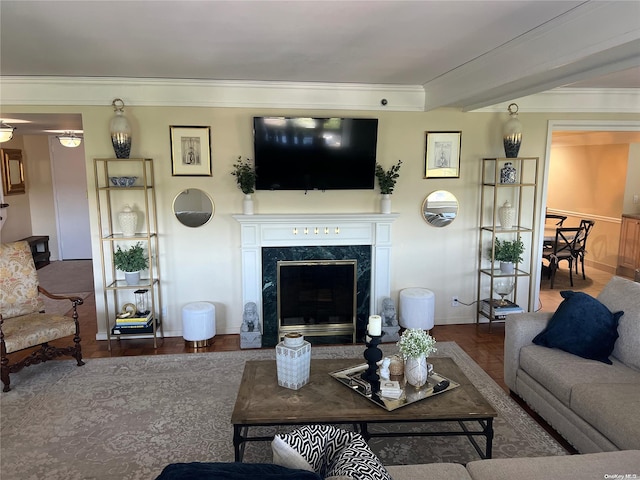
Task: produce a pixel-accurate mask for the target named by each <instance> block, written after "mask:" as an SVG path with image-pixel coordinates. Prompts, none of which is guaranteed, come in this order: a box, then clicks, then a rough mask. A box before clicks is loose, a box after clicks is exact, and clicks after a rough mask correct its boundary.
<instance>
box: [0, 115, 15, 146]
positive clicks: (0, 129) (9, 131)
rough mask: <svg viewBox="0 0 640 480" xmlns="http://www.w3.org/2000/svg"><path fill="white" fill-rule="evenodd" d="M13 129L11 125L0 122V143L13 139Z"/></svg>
mask: <svg viewBox="0 0 640 480" xmlns="http://www.w3.org/2000/svg"><path fill="white" fill-rule="evenodd" d="M15 129H16V128H15V127H12V126H11V125H7V124H6V123H4V122H3V121H2V120H0V143H4V142H8V141H9V140H11V139H12V138H13V131H14V130H15Z"/></svg>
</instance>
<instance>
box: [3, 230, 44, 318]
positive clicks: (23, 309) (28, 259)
mask: <svg viewBox="0 0 640 480" xmlns="http://www.w3.org/2000/svg"><path fill="white" fill-rule="evenodd" d="M41 310H44V303H43V302H42V299H41V298H40V297H39V295H38V274H37V273H36V267H35V265H34V264H33V256H32V255H31V249H30V248H29V244H28V243H27V242H13V243H3V244H0V314H1V315H2V318H4V319H8V318H11V317H17V316H20V315H26V314H29V313H35V312H39V311H41Z"/></svg>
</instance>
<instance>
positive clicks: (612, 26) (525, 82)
mask: <svg viewBox="0 0 640 480" xmlns="http://www.w3.org/2000/svg"><path fill="white" fill-rule="evenodd" d="M639 14H640V3H638V2H616V1H613V2H585V3H583V4H581V5H579V6H578V7H576V8H574V9H572V10H570V11H569V12H567V13H565V14H563V15H560V16H558V17H556V18H555V19H553V20H551V21H549V22H547V23H545V24H543V25H541V26H539V27H537V28H535V29H533V30H531V31H529V32H527V33H525V34H524V35H521V36H520V37H518V38H516V39H514V40H511V41H509V42H507V43H505V44H503V45H501V46H500V47H498V48H496V49H494V50H492V51H491V52H488V53H486V54H483V55H481V56H479V57H477V58H475V59H474V60H472V61H470V62H467V63H466V64H464V65H461V66H460V67H457V68H455V69H453V70H451V71H450V72H447V73H446V74H444V75H441V76H440V77H438V78H436V79H434V80H432V81H430V82H427V83H426V84H424V89H425V105H424V109H425V111H429V110H433V109H435V108H438V107H457V108H462V109H463V110H465V111H469V110H475V109H479V108H482V107H486V106H489V105H495V104H497V103H499V102H503V101H508V100H509V99H513V98H518V97H522V96H526V95H532V94H535V93H539V92H542V91H546V90H549V89H552V88H555V87H558V86H563V85H567V84H570V83H573V82H577V81H579V80H583V79H586V78H589V77H592V76H594V75H604V74H608V73H612V72H615V71H620V70H624V69H627V68H632V67H637V66H638V65H640V22H638V18H639V17H638V15H639ZM470 79H473V81H472V82H471V83H472V84H473V89H469V85H470Z"/></svg>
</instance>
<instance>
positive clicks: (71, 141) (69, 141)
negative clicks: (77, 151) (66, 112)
mask: <svg viewBox="0 0 640 480" xmlns="http://www.w3.org/2000/svg"><path fill="white" fill-rule="evenodd" d="M57 138H58V140H59V141H60V144H61V145H62V146H63V147H69V148H75V147H77V146H79V145H80V143H81V142H82V138H81V137H78V136H76V134H75V133H73V132H64V134H63V135H58V137H57Z"/></svg>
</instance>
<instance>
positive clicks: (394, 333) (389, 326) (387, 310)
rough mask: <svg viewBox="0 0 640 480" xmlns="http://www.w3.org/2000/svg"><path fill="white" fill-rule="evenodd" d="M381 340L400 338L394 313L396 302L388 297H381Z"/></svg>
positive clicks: (396, 317) (396, 339) (398, 326)
mask: <svg viewBox="0 0 640 480" xmlns="http://www.w3.org/2000/svg"><path fill="white" fill-rule="evenodd" d="M380 316H381V317H382V341H383V342H397V341H398V340H400V333H399V332H400V325H398V316H397V314H396V304H395V303H394V302H393V299H392V298H390V297H385V298H383V299H382V312H380Z"/></svg>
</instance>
